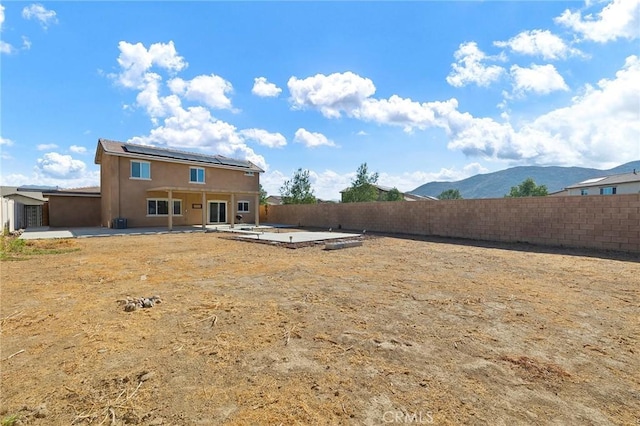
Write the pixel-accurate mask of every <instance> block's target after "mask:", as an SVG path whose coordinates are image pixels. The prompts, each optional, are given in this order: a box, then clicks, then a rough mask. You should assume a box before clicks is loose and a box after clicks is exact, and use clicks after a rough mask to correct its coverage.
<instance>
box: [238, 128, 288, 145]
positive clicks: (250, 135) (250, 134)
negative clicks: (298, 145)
mask: <svg viewBox="0 0 640 426" xmlns="http://www.w3.org/2000/svg"><path fill="white" fill-rule="evenodd" d="M240 134H241V135H242V137H243V138H245V139H249V140H253V141H256V142H258V143H259V144H260V145H263V146H267V147H269V148H282V147H283V146H285V145H287V139H286V138H285V137H284V136H282V134H280V133H269V132H267V131H266V130H263V129H245V130H242V131H240Z"/></svg>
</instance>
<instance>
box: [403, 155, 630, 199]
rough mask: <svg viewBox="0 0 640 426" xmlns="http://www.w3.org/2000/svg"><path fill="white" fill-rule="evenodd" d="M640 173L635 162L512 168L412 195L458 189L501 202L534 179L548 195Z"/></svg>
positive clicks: (435, 184) (436, 184) (434, 185)
mask: <svg viewBox="0 0 640 426" xmlns="http://www.w3.org/2000/svg"><path fill="white" fill-rule="evenodd" d="M634 168H635V169H636V170H639V171H640V160H638V161H632V162H630V163H626V164H623V165H621V166H618V167H615V168H613V169H609V170H598V169H588V168H584V167H555V166H552V167H537V166H523V167H512V168H510V169H506V170H501V171H499V172H493V173H487V174H483V175H475V176H472V177H470V178H467V179H464V180H460V181H457V182H429V183H426V184H424V185H421V186H419V187H417V188H416V189H414V190H413V191H411V193H413V194H417V195H429V196H432V197H437V196H438V195H440V194H441V193H442V191H446V190H447V189H457V190H459V191H460V194H461V195H462V197H463V198H502V197H504V195H505V194H507V193H508V192H509V190H510V189H511V187H512V186H516V185H518V184H520V183H521V182H522V181H523V180H525V179H526V178H529V177H530V178H532V179H533V180H534V181H535V182H536V184H537V185H547V189H548V190H549V192H555V191H560V190H561V189H563V188H566V187H567V186H569V185H572V184H574V183H578V182H581V181H583V180H586V179H590V178H594V177H600V176H605V175H615V174H620V173H629V172H632V171H633V169H634Z"/></svg>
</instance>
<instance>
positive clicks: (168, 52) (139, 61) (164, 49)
mask: <svg viewBox="0 0 640 426" xmlns="http://www.w3.org/2000/svg"><path fill="white" fill-rule="evenodd" d="M118 49H120V55H119V56H118V64H119V65H120V68H121V72H120V73H119V74H116V75H111V77H112V78H115V79H116V81H117V82H118V84H120V85H122V86H124V87H127V88H133V89H143V88H144V86H145V73H146V72H147V71H148V70H149V69H151V67H152V66H154V65H156V66H158V67H159V68H162V69H165V70H167V71H169V72H178V71H181V70H183V69H184V68H186V67H187V65H188V64H187V62H186V61H185V60H184V58H183V57H182V56H180V55H178V52H177V51H176V48H175V46H174V45H173V41H169V43H154V44H152V45H151V46H150V47H149V49H148V50H147V48H146V47H144V45H143V44H142V43H136V44H131V43H127V42H126V41H121V42H120V43H118Z"/></svg>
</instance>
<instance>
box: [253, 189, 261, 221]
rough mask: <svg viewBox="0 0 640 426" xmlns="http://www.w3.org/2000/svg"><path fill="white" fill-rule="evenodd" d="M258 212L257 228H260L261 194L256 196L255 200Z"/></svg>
mask: <svg viewBox="0 0 640 426" xmlns="http://www.w3.org/2000/svg"><path fill="white" fill-rule="evenodd" d="M254 203H255V206H256V207H255V211H256V226H260V194H258V195H256V198H255V200H254Z"/></svg>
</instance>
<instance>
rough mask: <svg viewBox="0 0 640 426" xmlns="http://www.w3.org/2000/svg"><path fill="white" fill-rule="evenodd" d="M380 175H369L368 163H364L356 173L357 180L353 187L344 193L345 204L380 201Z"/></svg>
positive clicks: (352, 183)
mask: <svg viewBox="0 0 640 426" xmlns="http://www.w3.org/2000/svg"><path fill="white" fill-rule="evenodd" d="M376 183H378V173H371V174H369V170H368V169H367V163H362V164H361V165H360V167H358V171H357V172H356V178H355V179H354V180H353V181H352V182H351V186H350V187H349V188H348V189H347V190H346V191H345V192H343V193H342V202H343V203H362V202H366V201H377V200H378V188H376V187H375V184H376Z"/></svg>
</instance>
